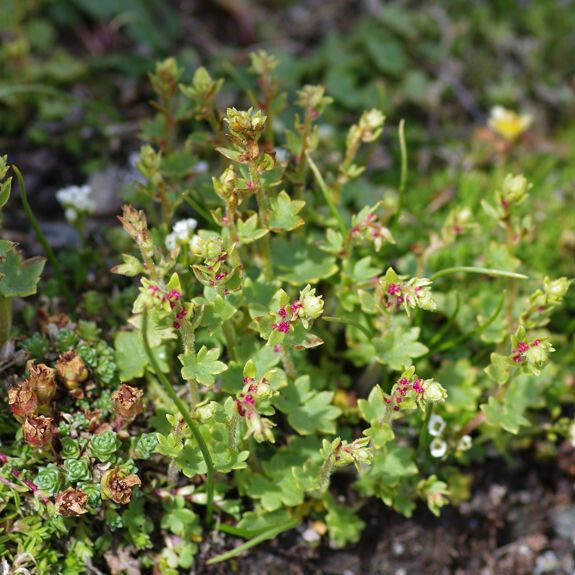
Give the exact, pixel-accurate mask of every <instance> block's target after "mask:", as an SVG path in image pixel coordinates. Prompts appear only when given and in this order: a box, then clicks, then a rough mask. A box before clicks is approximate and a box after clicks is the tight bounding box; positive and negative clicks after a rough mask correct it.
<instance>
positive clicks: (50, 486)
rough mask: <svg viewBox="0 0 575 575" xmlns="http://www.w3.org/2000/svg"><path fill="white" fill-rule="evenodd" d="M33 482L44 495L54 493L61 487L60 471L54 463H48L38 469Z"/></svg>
mask: <svg viewBox="0 0 575 575" xmlns="http://www.w3.org/2000/svg"><path fill="white" fill-rule="evenodd" d="M34 483H35V484H36V486H37V487H38V489H41V490H42V491H43V492H44V493H45V494H46V495H54V494H56V493H58V491H60V489H61V488H62V473H61V472H60V469H59V468H58V467H57V466H56V465H54V464H53V463H50V465H47V466H46V467H42V468H41V469H40V470H39V471H38V474H37V475H36V478H35V479H34Z"/></svg>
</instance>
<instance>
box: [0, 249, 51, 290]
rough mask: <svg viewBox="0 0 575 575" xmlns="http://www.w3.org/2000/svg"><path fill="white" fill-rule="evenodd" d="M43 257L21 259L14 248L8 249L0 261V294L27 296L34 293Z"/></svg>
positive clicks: (43, 261)
mask: <svg viewBox="0 0 575 575" xmlns="http://www.w3.org/2000/svg"><path fill="white" fill-rule="evenodd" d="M45 263H46V259H45V258H41V257H35V258H30V259H27V260H22V258H21V257H20V255H19V254H18V253H17V252H16V250H10V251H9V252H7V253H6V254H5V256H4V258H3V259H2V260H1V261H0V294H1V295H2V296H4V297H6V298H9V297H27V296H29V295H33V294H35V293H36V286H37V285H38V281H39V280H40V274H41V273H42V270H43V269H44V265H45Z"/></svg>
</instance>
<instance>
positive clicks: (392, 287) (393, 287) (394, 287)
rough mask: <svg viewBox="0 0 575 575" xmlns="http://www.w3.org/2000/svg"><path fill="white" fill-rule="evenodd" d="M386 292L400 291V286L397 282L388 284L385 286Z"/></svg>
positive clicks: (394, 292)
mask: <svg viewBox="0 0 575 575" xmlns="http://www.w3.org/2000/svg"><path fill="white" fill-rule="evenodd" d="M387 293H388V294H389V295H395V294H396V293H401V286H400V285H399V284H389V287H388V288H387Z"/></svg>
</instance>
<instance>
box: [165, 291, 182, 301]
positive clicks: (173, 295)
mask: <svg viewBox="0 0 575 575" xmlns="http://www.w3.org/2000/svg"><path fill="white" fill-rule="evenodd" d="M167 297H168V299H169V300H175V301H178V300H179V299H180V298H181V297H182V294H181V293H180V292H179V291H178V290H177V289H173V290H170V291H169V292H168V295H167Z"/></svg>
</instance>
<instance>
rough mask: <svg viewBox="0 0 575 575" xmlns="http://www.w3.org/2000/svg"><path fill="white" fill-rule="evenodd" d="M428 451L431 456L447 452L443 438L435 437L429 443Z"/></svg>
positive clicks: (438, 455)
mask: <svg viewBox="0 0 575 575" xmlns="http://www.w3.org/2000/svg"><path fill="white" fill-rule="evenodd" d="M429 452H430V453H431V456H432V457H437V458H439V457H443V456H444V455H445V453H446V452H447V443H445V441H443V439H439V437H436V438H435V439H434V440H433V441H432V442H431V443H430V444H429Z"/></svg>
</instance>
